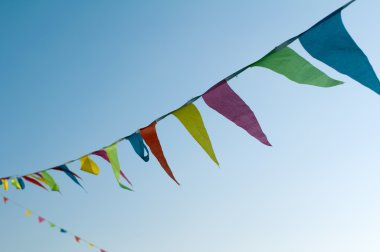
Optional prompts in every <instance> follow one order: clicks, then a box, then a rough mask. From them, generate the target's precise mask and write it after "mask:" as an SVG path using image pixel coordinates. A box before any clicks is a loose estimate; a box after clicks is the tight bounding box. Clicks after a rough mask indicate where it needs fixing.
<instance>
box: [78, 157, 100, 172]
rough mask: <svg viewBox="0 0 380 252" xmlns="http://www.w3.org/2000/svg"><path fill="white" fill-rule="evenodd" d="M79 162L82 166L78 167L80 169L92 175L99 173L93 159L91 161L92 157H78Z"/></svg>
mask: <svg viewBox="0 0 380 252" xmlns="http://www.w3.org/2000/svg"><path fill="white" fill-rule="evenodd" d="M80 162H81V163H82V166H81V168H80V169H81V170H82V171H85V172H88V173H91V174H94V175H98V174H99V172H100V169H99V166H98V165H97V164H96V163H95V162H94V161H92V159H91V158H89V157H88V156H85V157H82V158H81V159H80Z"/></svg>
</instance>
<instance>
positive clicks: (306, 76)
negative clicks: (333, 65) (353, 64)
mask: <svg viewBox="0 0 380 252" xmlns="http://www.w3.org/2000/svg"><path fill="white" fill-rule="evenodd" d="M255 66H260V67H265V68H268V69H270V70H272V71H274V72H276V73H279V74H282V75H284V76H285V77H287V78H288V79H290V80H292V81H295V82H297V83H300V84H309V85H314V86H319V87H333V86H336V85H339V84H342V83H343V82H341V81H338V80H334V79H332V78H330V77H329V76H327V75H326V74H325V73H323V72H322V71H321V70H319V69H318V68H316V67H315V66H313V65H312V64H311V63H309V62H308V61H307V60H306V59H304V58H302V57H301V56H300V55H299V54H298V53H296V52H295V51H294V50H293V49H291V48H290V47H287V46H286V47H283V48H276V49H274V50H273V51H271V52H270V53H268V54H267V55H266V56H264V57H263V58H261V59H260V60H258V61H256V62H255V63H253V64H251V65H250V67H255Z"/></svg>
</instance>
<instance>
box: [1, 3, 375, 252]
mask: <svg viewBox="0 0 380 252" xmlns="http://www.w3.org/2000/svg"><path fill="white" fill-rule="evenodd" d="M345 2H346V1H345V0H329V1H327V0H323V1H301V0H286V1H275V0H268V1H256V0H255V1H239V0H236V1H229V2H227V1H207V2H205V1H186V2H185V1H150V2H146V1H145V2H140V1H1V2H0V32H1V39H0V83H1V84H0V113H1V131H0V139H1V144H0V148H1V151H0V160H1V170H0V176H6V175H8V174H23V173H27V172H32V171H35V170H38V169H43V168H47V167H51V166H54V165H58V164H60V163H62V162H64V161H67V160H69V159H72V158H76V157H78V156H80V155H82V154H84V153H87V152H89V151H91V150H95V149H97V148H100V147H102V146H104V145H107V144H109V143H111V142H112V141H113V140H115V139H117V138H119V137H121V136H124V135H128V134H130V133H131V132H133V131H134V130H136V129H137V128H139V127H142V126H145V125H147V124H149V123H150V122H151V121H152V120H153V119H154V118H156V117H158V116H159V115H161V114H163V113H165V112H167V111H169V110H171V109H173V108H176V107H177V106H179V105H181V104H182V103H183V102H184V101H186V100H187V99H188V98H190V97H193V96H194V95H197V94H199V93H201V92H203V91H204V90H206V89H207V88H208V87H210V86H211V85H212V84H214V83H216V82H217V81H218V80H220V79H221V78H223V77H225V76H227V75H228V74H230V73H232V72H233V71H235V70H237V69H238V68H240V67H242V66H244V65H246V64H248V63H251V62H253V61H254V60H256V59H258V58H259V57H261V56H262V55H264V54H265V53H267V52H268V51H269V50H270V49H272V48H273V47H274V46H276V45H277V44H279V43H281V42H283V41H284V40H286V39H288V38H290V37H292V36H293V35H296V34H298V33H300V32H301V31H303V30H305V29H306V28H308V27H309V26H311V25H312V24H314V23H315V22H316V21H318V20H319V19H321V18H322V17H324V16H325V15H327V14H328V13H330V12H331V11H333V10H334V9H336V8H338V7H339V6H341V5H343V4H344V3H345ZM379 7H380V3H375V1H370V0H360V1H357V3H355V4H353V5H352V6H351V7H349V8H348V9H347V10H345V11H344V13H343V18H344V22H345V24H346V26H347V28H348V30H349V32H350V33H351V35H352V36H353V37H354V38H355V40H356V41H357V43H358V44H359V45H360V47H361V48H362V49H363V50H364V51H365V52H366V53H367V55H368V56H369V58H370V61H371V62H372V64H373V66H374V68H375V70H376V71H377V73H378V74H379V73H380V58H379V55H380V49H379V45H380V36H378V28H377V24H379V23H380V17H379V15H378V11H379ZM292 47H293V48H295V49H296V50H297V51H298V52H300V53H301V54H302V55H304V56H305V57H306V58H307V59H310V60H311V61H312V62H313V63H314V64H315V65H317V66H319V67H321V68H322V69H323V70H325V71H326V72H327V73H329V74H330V75H331V76H332V77H335V78H338V79H341V80H343V81H345V82H346V84H345V85H342V86H339V87H335V88H331V89H323V88H317V87H311V86H305V85H299V84H295V83H293V82H291V81H289V80H287V79H286V78H284V77H282V76H279V75H276V74H274V73H272V72H270V71H269V70H265V69H251V70H249V71H247V72H245V73H244V74H242V75H241V76H239V78H237V79H234V80H233V81H231V82H230V84H231V86H232V87H233V89H234V90H235V91H236V92H237V93H238V94H240V95H241V97H242V98H243V99H244V100H245V101H246V102H247V103H248V104H249V105H250V106H251V108H252V109H253V110H254V111H255V113H256V116H257V117H258V119H259V121H260V123H261V125H262V127H263V129H264V131H265V133H266V134H267V136H268V138H269V140H270V141H271V143H272V144H273V147H271V148H270V147H266V146H264V145H262V144H260V143H259V142H258V141H257V140H255V139H254V138H252V137H250V136H249V135H248V134H247V133H246V132H244V131H243V130H242V129H240V128H238V127H236V126H234V125H233V124H232V123H231V122H229V121H227V120H225V119H224V118H223V117H222V116H220V115H219V114H217V113H216V112H214V111H213V110H211V109H209V108H208V107H207V106H206V105H205V104H204V103H203V102H202V101H199V102H197V103H196V105H197V106H198V107H199V109H200V110H201V112H202V115H203V118H204V121H205V124H206V127H207V128H208V131H209V135H210V137H211V139H212V142H213V145H214V149H215V152H216V155H217V157H218V159H219V161H220V163H221V168H218V167H216V166H215V165H214V164H213V163H212V161H211V160H210V159H209V158H208V157H207V155H206V154H205V153H204V152H203V151H202V150H201V148H200V147H199V146H198V145H197V144H196V143H195V141H194V140H193V139H192V138H191V137H190V135H189V134H188V133H187V132H186V131H185V129H184V128H183V127H182V126H181V125H180V123H179V122H178V121H177V120H176V119H175V118H173V117H169V118H167V119H166V120H164V121H163V122H162V123H160V124H159V125H158V128H157V130H158V134H159V136H160V139H161V142H162V145H163V148H164V151H165V153H166V157H167V159H168V161H169V163H170V165H171V167H172V170H173V172H174V173H175V175H176V177H177V179H178V180H179V181H180V182H181V184H182V185H181V186H180V187H178V186H176V184H175V183H173V182H172V181H171V180H170V179H169V178H168V177H167V176H166V174H165V173H164V172H163V170H162V168H161V167H160V166H159V164H158V162H157V161H156V160H155V159H154V158H152V161H151V162H149V163H148V164H145V163H144V162H143V161H141V160H140V159H139V158H138V157H137V156H136V155H135V154H134V152H133V150H132V149H131V148H130V146H129V145H128V144H127V143H122V144H120V147H119V156H120V157H121V163H122V166H123V169H124V171H125V172H126V173H127V174H128V176H129V177H130V178H131V180H132V181H133V182H134V184H135V190H136V192H134V193H130V192H127V191H124V190H122V189H119V187H118V186H117V184H116V183H115V181H114V179H113V176H112V172H111V168H110V167H109V166H108V165H107V164H106V163H104V162H102V161H99V165H100V166H101V168H102V171H101V174H100V176H98V177H95V176H91V175H87V174H84V173H82V172H80V175H82V177H83V179H84V181H83V185H84V186H85V188H86V190H87V192H85V191H83V190H82V189H81V188H79V187H77V186H76V185H75V184H73V183H72V182H70V181H69V179H68V178H66V177H64V176H62V175H57V180H58V181H59V182H60V185H61V189H62V195H60V194H58V193H46V192H44V191H43V190H39V189H38V188H36V187H34V186H32V185H29V186H28V188H27V190H25V191H22V192H19V191H15V190H13V189H12V190H11V191H10V192H9V193H8V195H9V196H10V197H11V198H14V199H15V200H17V201H19V202H21V203H23V204H24V205H26V206H28V207H30V208H31V209H33V210H35V211H37V212H39V213H40V214H41V215H43V216H45V217H47V218H50V219H52V220H54V221H55V222H56V223H57V224H59V225H62V226H64V227H66V228H67V229H68V230H70V231H72V232H74V233H77V234H79V235H81V236H83V237H84V238H86V239H88V240H90V241H93V242H94V243H96V244H98V245H100V246H102V247H104V248H105V249H107V250H109V251H110V252H112V251H115V252H121V251H136V252H137V251H138V252H148V251H149V252H150V251H156V252H161V251H162V252H177V251H181V252H194V251H196V252H213V251H218V252H230V251H238V252H251V251H260V252H278V251H281V252H297V251H300V252H301V251H302V252H304V251H308V252H321V251H323V252H340V251H341V252H343V251H344V252H357V251H365V252H375V251H379V249H380V241H379V238H378V237H379V234H380V214H379V213H380V201H379V197H380V182H379V181H380V169H379V153H378V151H379V149H380V134H379V128H380V117H379V111H380V97H379V96H378V95H376V94H375V93H373V92H372V91H370V90H369V89H366V88H365V87H363V86H361V85H360V84H358V83H356V82H354V81H353V80H351V79H349V78H348V77H345V76H342V75H340V74H338V73H336V72H335V71H332V70H331V69H329V68H328V67H326V66H325V65H323V64H322V63H320V62H316V61H315V60H313V59H311V57H310V56H308V55H307V54H306V53H305V52H304V51H303V50H302V48H301V47H300V46H299V44H298V43H294V44H293V45H292ZM71 168H72V169H73V170H76V171H78V170H79V167H78V164H75V165H73V166H71ZM0 220H1V228H0V242H1V251H6V252H20V251H29V252H50V251H57V252H64V251H65V252H67V251H70V252H76V251H89V250H88V248H87V247H85V246H83V245H77V244H75V242H74V241H72V238H71V237H68V236H65V235H61V234H59V233H58V232H57V231H53V230H50V228H49V227H47V226H46V225H38V224H37V221H36V220H35V219H30V218H29V219H28V218H26V217H24V215H23V212H22V211H21V210H20V209H17V208H14V207H12V206H8V207H4V206H0Z"/></svg>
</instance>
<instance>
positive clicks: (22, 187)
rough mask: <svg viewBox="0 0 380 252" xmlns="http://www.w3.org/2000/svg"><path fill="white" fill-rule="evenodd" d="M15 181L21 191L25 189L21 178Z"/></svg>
mask: <svg viewBox="0 0 380 252" xmlns="http://www.w3.org/2000/svg"><path fill="white" fill-rule="evenodd" d="M17 181H18V184H19V185H20V187H21V189H22V190H24V189H25V183H24V180H23V179H22V178H17Z"/></svg>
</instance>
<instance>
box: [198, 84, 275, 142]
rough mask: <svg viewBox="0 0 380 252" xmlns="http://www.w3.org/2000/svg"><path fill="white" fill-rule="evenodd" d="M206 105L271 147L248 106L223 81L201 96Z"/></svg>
mask: <svg viewBox="0 0 380 252" xmlns="http://www.w3.org/2000/svg"><path fill="white" fill-rule="evenodd" d="M202 97H203V100H204V101H205V102H206V104H207V105H208V106H209V107H211V108H213V109H214V110H216V111H217V112H219V113H220V114H222V115H223V116H224V117H226V118H227V119H229V120H231V121H232V122H234V123H235V124H236V125H238V126H239V127H241V128H243V129H245V130H246V131H247V132H248V133H249V134H250V135H251V136H253V137H255V138H256V139H258V140H259V141H260V142H262V143H263V144H266V145H269V146H271V144H270V143H269V141H268V139H267V137H266V135H265V134H264V132H263V131H262V129H261V127H260V124H259V122H258V121H257V119H256V116H255V114H254V113H253V111H252V110H251V109H250V108H249V107H248V105H247V104H246V103H245V102H244V101H243V100H242V99H241V98H240V97H239V96H238V95H237V94H236V93H235V92H234V91H233V90H232V89H231V87H230V86H229V85H228V83H227V81H225V80H223V81H221V82H219V83H218V84H216V85H215V86H213V87H212V88H210V89H209V90H208V91H207V92H206V93H204V94H203V95H202Z"/></svg>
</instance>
